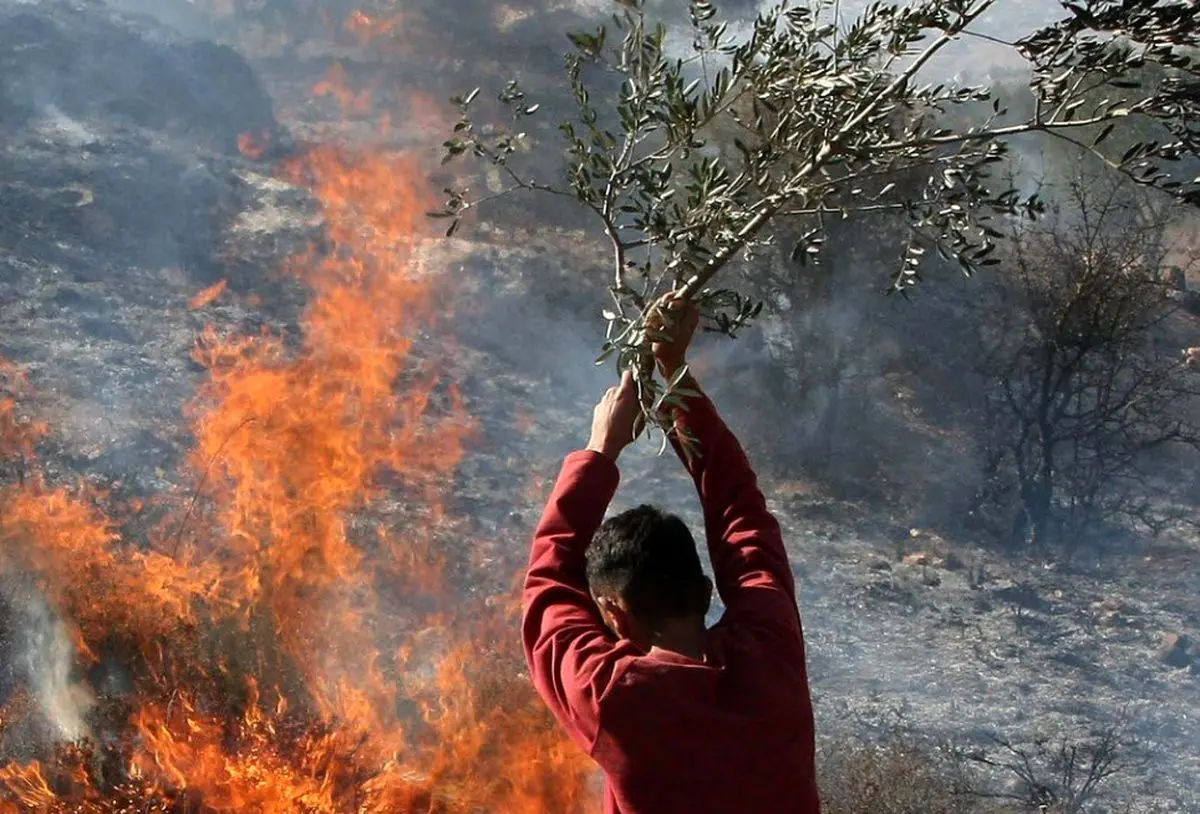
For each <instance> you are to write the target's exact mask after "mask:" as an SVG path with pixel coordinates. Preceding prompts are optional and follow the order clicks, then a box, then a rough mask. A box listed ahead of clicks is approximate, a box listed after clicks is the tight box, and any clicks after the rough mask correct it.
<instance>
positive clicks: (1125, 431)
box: [977, 177, 1200, 546]
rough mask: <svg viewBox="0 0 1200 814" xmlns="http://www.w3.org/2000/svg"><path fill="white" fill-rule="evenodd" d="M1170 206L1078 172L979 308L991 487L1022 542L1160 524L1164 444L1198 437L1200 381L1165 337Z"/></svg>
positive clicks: (1020, 239)
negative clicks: (1128, 523) (1133, 523)
mask: <svg viewBox="0 0 1200 814" xmlns="http://www.w3.org/2000/svg"><path fill="white" fill-rule="evenodd" d="M1171 219H1172V210H1171V209H1169V208H1167V207H1163V206H1159V205H1157V204H1155V203H1153V202H1149V201H1147V200H1146V199H1145V197H1144V196H1142V195H1140V194H1138V193H1137V192H1135V191H1133V190H1131V189H1130V188H1128V187H1127V186H1125V185H1122V184H1120V183H1118V182H1109V181H1102V180H1098V179H1095V178H1082V177H1080V178H1076V179H1075V180H1073V181H1071V182H1070V183H1069V184H1068V185H1067V194H1066V195H1065V196H1064V200H1063V201H1062V204H1061V206H1057V207H1056V208H1054V209H1053V210H1052V211H1051V212H1050V215H1049V217H1048V218H1046V219H1045V220H1043V221H1042V222H1040V223H1038V224H1035V225H1032V226H1028V227H1025V228H1023V229H1021V230H1020V231H1019V232H1018V234H1017V236H1016V238H1015V240H1014V241H1013V242H1012V245H1011V250H1010V251H1009V253H1008V254H1009V256H1008V260H1007V263H1006V265H1007V267H1008V268H1007V273H1006V274H1002V275H1001V278H1000V281H999V283H998V284H997V285H996V286H995V287H994V293H995V296H994V297H989V298H987V299H986V300H985V301H984V302H982V303H981V306H980V309H979V327H978V330H979V335H980V337H981V347H982V349H983V351H982V354H981V357H980V362H979V369H980V370H981V372H982V373H983V374H984V381H985V386H984V396H983V416H984V427H985V429H984V433H985V441H984V457H985V467H984V468H985V473H984V474H985V485H984V488H983V490H982V491H981V493H980V496H979V499H978V503H977V508H981V509H982V508H985V507H989V506H990V507H991V508H992V509H993V510H998V512H997V514H998V515H999V516H1000V517H1009V518H1011V534H1012V539H1013V541H1014V542H1017V543H1024V544H1031V545H1033V546H1045V545H1048V544H1050V543H1056V544H1065V545H1067V546H1074V545H1075V544H1076V543H1078V542H1079V541H1080V540H1082V539H1086V538H1087V536H1088V534H1089V533H1093V532H1096V531H1098V530H1100V529H1102V528H1104V527H1106V526H1107V525H1108V524H1110V523H1112V522H1113V521H1120V520H1129V519H1136V520H1139V521H1142V522H1144V523H1147V524H1149V525H1151V526H1152V527H1154V526H1156V525H1157V524H1158V523H1160V522H1161V521H1162V520H1163V517H1162V515H1161V514H1158V513H1156V512H1155V511H1153V505H1152V499H1153V497H1154V496H1155V495H1156V494H1157V493H1159V492H1160V487H1161V486H1162V482H1161V480H1162V479H1161V478H1156V477H1155V469H1154V466H1155V465H1157V464H1160V463H1161V457H1159V456H1158V455H1156V453H1157V452H1160V451H1165V450H1166V448H1169V447H1172V446H1188V445H1190V446H1195V445H1196V444H1197V439H1200V428H1198V427H1197V424H1196V421H1195V416H1196V415H1197V408H1198V407H1200V401H1198V400H1197V396H1198V395H1200V389H1198V385H1200V381H1198V380H1197V377H1196V376H1195V375H1194V374H1191V373H1189V372H1188V370H1187V367H1186V364H1185V361H1184V358H1183V356H1182V354H1181V352H1180V351H1181V348H1180V347H1178V346H1176V347H1168V346H1167V345H1169V342H1167V341H1164V337H1165V336H1166V335H1167V327H1168V324H1169V321H1170V320H1171V318H1172V315H1173V314H1174V313H1175V312H1176V311H1177V310H1178V304H1177V301H1176V300H1174V299H1172V298H1170V297H1169V296H1168V291H1167V289H1168V287H1169V284H1168V282H1167V281H1166V280H1165V278H1164V276H1163V274H1162V272H1161V269H1162V268H1163V267H1164V262H1163V261H1164V255H1165V254H1166V253H1167V252H1168V250H1170V249H1171V248H1172V247H1171V246H1170V245H1168V241H1167V240H1166V239H1165V238H1164V236H1165V235H1166V234H1167V232H1168V226H1169V225H1170V223H1171Z"/></svg>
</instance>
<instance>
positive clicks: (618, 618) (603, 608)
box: [592, 594, 633, 639]
mask: <svg viewBox="0 0 1200 814" xmlns="http://www.w3.org/2000/svg"><path fill="white" fill-rule="evenodd" d="M592 599H594V600H595V602H596V607H598V608H599V609H600V616H602V617H603V618H604V624H606V625H608V629H609V630H611V631H612V632H613V633H615V634H617V637H618V638H621V639H628V638H630V635H631V634H632V632H633V631H632V629H631V620H630V617H629V610H628V609H627V608H626V607H625V603H624V602H622V601H621V600H620V599H618V598H617V597H615V596H612V595H610V594H602V595H600V596H595V597H592Z"/></svg>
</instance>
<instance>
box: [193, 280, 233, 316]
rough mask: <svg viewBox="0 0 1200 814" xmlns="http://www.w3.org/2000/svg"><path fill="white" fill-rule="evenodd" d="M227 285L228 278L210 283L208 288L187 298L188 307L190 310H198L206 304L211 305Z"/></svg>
mask: <svg viewBox="0 0 1200 814" xmlns="http://www.w3.org/2000/svg"><path fill="white" fill-rule="evenodd" d="M228 286H229V281H228V280H221V281H220V282H218V283H216V284H214V285H210V286H209V287H208V288H206V289H204V290H203V291H201V292H199V293H197V294H196V295H195V296H194V297H192V298H191V299H190V300H188V309H189V310H191V311H198V310H200V309H201V308H204V307H205V306H207V305H212V304H213V303H214V302H216V301H217V300H218V299H220V297H221V295H222V294H224V293H225V289H226V288H227V287H228Z"/></svg>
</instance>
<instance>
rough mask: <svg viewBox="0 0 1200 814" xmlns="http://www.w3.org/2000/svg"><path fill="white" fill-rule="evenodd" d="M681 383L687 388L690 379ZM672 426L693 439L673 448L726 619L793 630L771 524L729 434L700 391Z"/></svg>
mask: <svg viewBox="0 0 1200 814" xmlns="http://www.w3.org/2000/svg"><path fill="white" fill-rule="evenodd" d="M688 387H690V388H692V389H694V383H689V385H688ZM684 403H685V406H686V409H683V408H680V409H677V410H676V417H675V423H676V427H678V428H682V429H685V430H686V431H687V432H688V433H689V434H690V435H691V436H692V438H694V439H695V441H696V443H695V444H694V445H688V448H687V450H684V449H682V448H681V446H680V442H679V440H678V439H676V441H675V449H676V452H678V453H679V456H680V458H681V459H682V460H683V462H684V465H685V466H686V467H687V468H688V472H690V473H691V475H692V479H693V480H694V481H695V482H696V489H697V491H698V492H699V493H700V504H701V506H702V507H703V509H704V525H705V531H706V536H707V538H708V551H709V557H710V558H711V559H712V564H713V572H714V573H715V575H716V582H717V591H718V592H719V593H720V596H721V601H722V602H724V603H725V607H726V608H727V609H728V611H729V613H730V614H731V616H732V619H733V620H734V621H753V622H758V623H760V624H767V625H770V626H772V627H775V628H777V629H779V628H780V627H781V628H782V629H784V630H786V632H787V633H789V634H790V633H793V632H794V633H799V631H800V615H799V611H798V610H797V609H796V582H795V578H794V577H793V576H792V568H791V565H790V564H789V563H788V558H787V551H786V550H785V549H784V547H783V536H782V533H781V532H780V529H779V523H778V522H777V521H776V520H775V518H774V516H772V515H771V513H770V512H769V511H767V503H766V499H765V498H764V497H763V495H762V492H760V491H759V489H758V479H757V477H756V476H755V474H754V470H753V469H751V468H750V462H749V461H748V460H747V459H746V454H745V452H744V451H743V450H742V446H741V444H739V443H738V440H737V438H735V437H734V435H733V433H732V432H730V430H729V428H728V427H727V426H725V422H724V421H722V420H721V417H720V416H719V415H718V414H717V410H716V407H714V406H713V403H712V402H711V401H710V400H709V399H708V398H707V397H706V396H704V395H696V396H692V397H688V398H686V399H685V402H684Z"/></svg>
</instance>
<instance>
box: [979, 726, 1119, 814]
mask: <svg viewBox="0 0 1200 814" xmlns="http://www.w3.org/2000/svg"><path fill="white" fill-rule="evenodd" d="M1137 755H1138V751H1137V744H1136V742H1135V741H1134V740H1133V739H1132V738H1131V737H1129V735H1128V734H1127V731H1126V727H1125V724H1124V723H1117V724H1114V725H1112V726H1109V727H1106V728H1105V729H1103V730H1101V731H1099V732H1097V733H1095V734H1094V735H1093V736H1092V737H1090V738H1087V739H1085V740H1082V741H1075V740H1072V739H1071V738H1070V737H1068V736H1065V735H1064V736H1059V737H1057V738H1039V739H1037V740H1035V741H1033V742H1032V743H1030V744H1018V743H1015V742H1013V741H1011V740H1009V739H1007V738H1004V737H1001V736H995V737H993V739H992V745H991V747H990V748H980V749H975V750H972V751H969V752H966V753H964V754H963V755H962V757H963V758H964V759H965V760H966V761H967V762H968V763H974V764H975V765H977V766H980V767H985V768H986V769H988V770H990V773H992V774H998V775H1000V776H1001V777H1008V778H1009V779H1010V780H1015V784H1010V786H1009V788H1008V790H1006V791H993V790H984V791H975V792H974V794H975V796H978V797H982V798H990V799H998V800H1011V801H1014V802H1018V803H1021V804H1023V805H1026V806H1028V807H1029V808H1030V809H1031V810H1034V811H1041V812H1046V814H1079V812H1082V811H1084V810H1085V806H1087V805H1088V803H1090V802H1093V801H1094V800H1096V798H1097V797H1098V796H1099V795H1100V794H1101V793H1102V791H1103V788H1102V787H1103V786H1104V784H1105V782H1106V781H1107V780H1108V779H1109V778H1111V777H1113V776H1114V775H1116V774H1118V773H1120V772H1121V771H1123V770H1125V769H1127V768H1129V767H1130V765H1131V764H1132V763H1133V762H1134V761H1135V760H1136V759H1137Z"/></svg>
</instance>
